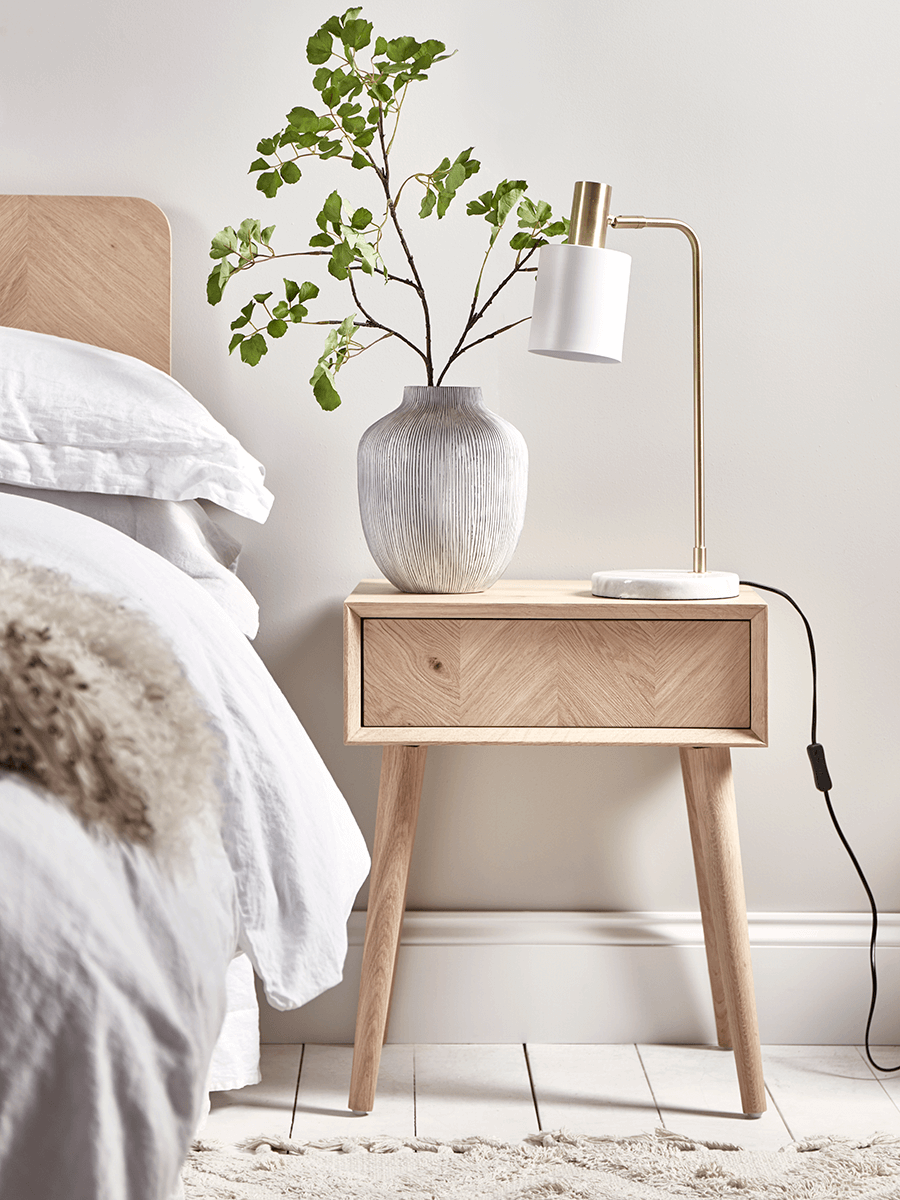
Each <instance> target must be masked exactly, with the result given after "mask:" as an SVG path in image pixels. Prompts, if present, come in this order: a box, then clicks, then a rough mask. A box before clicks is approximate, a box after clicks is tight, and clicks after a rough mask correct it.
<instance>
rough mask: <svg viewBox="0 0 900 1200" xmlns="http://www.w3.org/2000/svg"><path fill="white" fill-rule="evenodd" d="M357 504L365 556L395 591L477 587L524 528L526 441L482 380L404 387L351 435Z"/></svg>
mask: <svg viewBox="0 0 900 1200" xmlns="http://www.w3.org/2000/svg"><path fill="white" fill-rule="evenodd" d="M358 470H359V508H360V516H361V517H362V526H363V532H364V533H365V535H366V541H367V542H368V544H369V550H370V551H371V554H372V557H373V558H374V559H375V562H376V563H377V564H378V566H379V568H380V570H381V571H382V573H383V574H384V576H385V578H387V579H389V580H390V581H391V583H392V584H393V585H394V586H395V587H396V588H399V589H400V591H402V592H445V593H451V592H453V593H458V592H481V591H484V589H485V588H488V587H490V586H491V584H492V583H494V582H495V580H497V579H499V577H500V576H501V575H502V573H503V571H504V570H505V569H506V566H507V564H508V563H509V560H510V559H511V558H512V555H513V551H514V550H515V548H516V544H517V542H518V540H519V534H520V533H521V532H522V523H523V521H524V519H525V494H526V490H527V485H528V450H527V448H526V446H525V439H524V438H523V437H522V435H521V434H520V433H519V431H518V430H517V429H514V428H513V426H512V425H510V424H509V422H508V421H504V420H503V419H502V418H501V417H498V416H497V415H496V414H495V413H492V412H490V411H489V410H488V409H487V408H485V405H484V401H483V400H482V398H481V388H469V387H407V388H404V391H403V403H402V404H401V405H400V407H399V408H395V409H394V411H393V412H390V413H388V414H387V416H385V417H382V418H381V420H380V421H376V422H375V424H374V425H372V426H370V427H369V428H368V429H367V430H366V432H365V433H364V434H363V436H362V439H361V440H360V443H359V456H358Z"/></svg>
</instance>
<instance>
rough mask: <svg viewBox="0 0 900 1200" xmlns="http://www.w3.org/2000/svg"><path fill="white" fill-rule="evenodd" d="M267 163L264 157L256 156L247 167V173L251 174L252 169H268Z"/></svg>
mask: <svg viewBox="0 0 900 1200" xmlns="http://www.w3.org/2000/svg"><path fill="white" fill-rule="evenodd" d="M268 169H269V164H268V163H267V162H266V160H265V159H264V158H256V159H254V160H253V162H252V163H251V164H250V166H249V167H248V168H247V174H248V175H252V174H253V172H254V171H268Z"/></svg>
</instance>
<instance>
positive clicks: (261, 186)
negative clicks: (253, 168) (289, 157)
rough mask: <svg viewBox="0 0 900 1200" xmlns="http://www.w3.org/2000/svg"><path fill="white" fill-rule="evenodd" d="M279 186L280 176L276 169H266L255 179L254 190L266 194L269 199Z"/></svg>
mask: <svg viewBox="0 0 900 1200" xmlns="http://www.w3.org/2000/svg"><path fill="white" fill-rule="evenodd" d="M280 187H281V176H280V175H279V174H278V172H277V171H266V172H265V173H264V174H263V175H260V177H259V179H257V181H256V190H257V191H259V192H262V193H263V195H264V196H268V197H269V199H270V200H271V199H272V197H273V196H274V195H275V193H276V192H277V191H278V189H279V188H280Z"/></svg>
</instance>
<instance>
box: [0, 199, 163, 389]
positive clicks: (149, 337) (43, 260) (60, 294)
mask: <svg viewBox="0 0 900 1200" xmlns="http://www.w3.org/2000/svg"><path fill="white" fill-rule="evenodd" d="M171 263H172V255H171V234H170V231H169V222H168V221H167V220H166V217H165V214H164V213H163V212H162V211H161V210H160V209H159V208H157V207H156V205H155V204H151V203H150V201H149V200H140V199H137V198H135V197H133V196H0V325H7V326H11V327H13V328H17V329H33V330H35V331H37V332H38V333H52V334H56V335H57V336H58V337H66V338H72V339H73V340H74V341H76V342H90V343H91V344H92V345H94V346H103V347H104V348H105V349H107V350H118V351H120V352H121V353H123V354H131V355H133V356H134V357H135V358H141V359H143V360H144V361H145V362H148V363H151V364H152V365H153V366H154V367H158V368H159V369H160V370H162V371H170V370H171V335H172V301H171V290H172V265H171Z"/></svg>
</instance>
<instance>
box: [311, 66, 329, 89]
mask: <svg viewBox="0 0 900 1200" xmlns="http://www.w3.org/2000/svg"><path fill="white" fill-rule="evenodd" d="M330 83H331V72H330V71H329V70H328V68H327V67H319V69H318V71H316V73H315V75H314V76H313V87H314V88H315V89H316V91H317V92H323V91H324V90H325V88H327V87H328V85H329V84H330Z"/></svg>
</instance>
